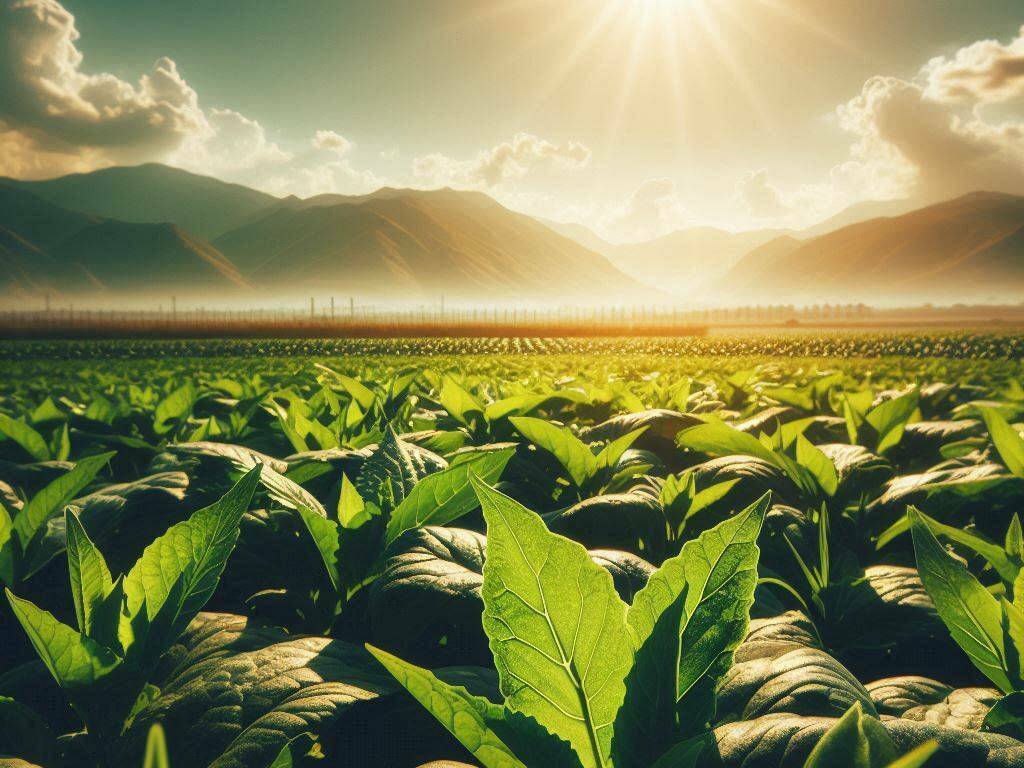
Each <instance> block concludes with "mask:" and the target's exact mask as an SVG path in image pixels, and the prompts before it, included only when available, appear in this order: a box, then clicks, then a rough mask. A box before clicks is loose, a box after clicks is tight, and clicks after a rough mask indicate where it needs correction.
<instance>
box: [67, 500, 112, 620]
mask: <svg viewBox="0 0 1024 768" xmlns="http://www.w3.org/2000/svg"><path fill="white" fill-rule="evenodd" d="M64 525H65V529H66V531H67V542H68V543H67V548H68V573H69V574H70V577H71V598H72V600H73V601H74V603H75V618H76V619H77V620H78V630H79V632H83V633H85V634H86V635H89V636H90V637H92V636H93V634H92V614H93V611H95V610H96V608H97V606H99V605H100V604H101V603H102V602H103V599H104V598H105V597H106V596H107V595H108V594H110V590H111V589H112V588H113V586H114V583H113V580H112V579H111V578H110V571H109V570H108V569H107V563H106V561H105V560H104V559H103V555H102V554H100V551H99V550H98V549H97V548H96V545H95V544H93V543H92V540H91V539H90V538H89V534H87V533H86V532H85V528H84V527H82V522H81V521H80V520H79V519H78V515H77V514H75V513H74V511H72V510H70V509H69V510H68V511H66V512H65V513H64Z"/></svg>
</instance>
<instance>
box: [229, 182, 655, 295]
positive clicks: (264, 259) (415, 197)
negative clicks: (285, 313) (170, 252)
mask: <svg viewBox="0 0 1024 768" xmlns="http://www.w3.org/2000/svg"><path fill="white" fill-rule="evenodd" d="M342 199H343V200H351V199H350V198H342ZM355 200H356V202H341V203H337V204H333V205H332V204H330V203H331V202H334V201H333V200H331V199H314V202H310V203H308V204H305V205H301V206H296V205H295V204H285V205H280V206H277V207H276V208H275V209H272V210H271V212H270V213H268V214H267V215H266V216H264V217H263V218H261V219H259V220H258V221H255V222H252V223H250V224H247V225H245V226H243V227H240V228H239V229H237V230H235V231H233V232H229V233H227V234H226V235H224V236H222V237H220V238H217V239H216V240H215V241H214V245H215V246H216V247H217V248H218V249H219V250H221V251H222V252H223V253H224V254H226V255H227V257H228V258H229V259H230V260H231V261H232V262H233V263H234V264H236V265H237V266H238V267H239V269H241V270H242V271H243V272H245V273H246V274H247V275H248V276H249V278H250V280H251V281H252V282H253V283H254V284H257V285H273V286H276V287H277V288H278V289H283V288H288V289H293V290H296V291H311V290H314V289H315V290H317V291H332V292H342V293H354V294H366V293H370V294H374V295H379V296H384V297H396V298H401V297H405V298H409V297H410V296H419V297H437V296H440V295H442V294H443V295H445V296H451V297H456V298H464V299H467V300H476V301H480V300H493V299H496V298H503V299H518V300H521V301H530V300H533V299H539V298H545V299H554V298H564V299H567V300H568V299H570V298H572V297H577V298H584V297H591V298H593V297H597V296H602V297H604V298H606V299H610V298H615V297H620V298H625V297H627V296H629V297H633V298H637V297H639V296H640V295H642V294H644V293H645V291H644V290H643V289H642V288H641V287H640V286H639V285H638V284H636V283H635V282H634V281H632V280H630V279H629V278H628V277H626V276H625V275H623V274H622V273H621V272H619V271H618V270H616V269H615V268H614V267H613V266H612V265H611V264H610V263H609V262H608V261H607V260H606V259H605V258H604V257H603V256H601V255H599V254H596V253H594V252H592V251H589V250H587V249H585V248H583V247H582V246H580V245H579V244H577V243H575V242H573V241H571V240H569V239H567V238H565V237H562V236H560V235H558V234H557V233H555V232H553V231H552V230H550V229H549V228H547V227H545V226H544V225H543V224H540V223H539V222H537V221H535V220H534V219H532V218H530V217H529V216H525V215H522V214H519V213H515V212H513V211H510V210H508V209H507V208H505V207H504V206H502V205H500V204H499V203H497V202H495V201H494V200H493V199H491V198H490V197H488V196H487V195H484V194H482V193H478V192H457V191H454V190H450V189H442V190H433V191H420V190H390V189H389V190H382V191H381V192H380V193H374V194H372V195H369V196H365V197H362V198H356V199H355ZM646 293H648V295H649V294H650V292H649V291H648V292H646Z"/></svg>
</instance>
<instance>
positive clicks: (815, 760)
mask: <svg viewBox="0 0 1024 768" xmlns="http://www.w3.org/2000/svg"><path fill="white" fill-rule="evenodd" d="M896 757H897V754H896V745H895V744H894V743H893V741H892V739H891V738H890V737H889V734H888V732H887V731H886V730H885V728H884V726H883V725H882V723H881V722H879V721H878V720H877V719H876V718H874V717H866V716H865V715H864V712H863V710H862V709H861V706H860V702H857V703H856V704H854V705H853V706H852V707H850V709H849V710H847V712H846V714H845V715H843V716H842V717H841V718H839V721H838V722H837V723H836V724H835V725H833V726H832V727H831V728H829V729H828V731H826V732H825V735H824V736H822V737H821V740H820V741H819V742H818V743H817V745H816V746H815V747H814V749H813V750H812V751H811V754H810V755H809V756H808V758H807V762H806V763H804V768H886V766H888V765H889V763H891V762H892V761H893V760H895V759H896Z"/></svg>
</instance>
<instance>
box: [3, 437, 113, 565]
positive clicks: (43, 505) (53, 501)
mask: <svg viewBox="0 0 1024 768" xmlns="http://www.w3.org/2000/svg"><path fill="white" fill-rule="evenodd" d="M112 456H114V454H113V453H101V454H99V455H97V456H89V457H88V458H85V459H82V460H81V461H79V462H78V463H77V464H75V467H74V469H72V470H71V471H70V472H67V473H66V474H63V475H61V476H60V477H58V478H57V479H56V480H54V481H53V482H51V483H50V484H49V485H47V486H46V487H45V488H43V489H42V490H41V491H39V493H37V494H36V495H35V496H33V497H32V499H31V500H30V501H29V502H28V504H26V505H25V508H24V509H23V510H22V511H21V512H20V513H19V514H18V516H17V517H16V518H14V530H15V531H16V532H17V534H18V540H19V541H20V542H21V544H22V547H23V548H27V547H28V545H29V543H30V542H31V541H32V539H33V538H34V537H35V535H36V532H37V531H39V529H40V528H41V527H42V526H43V524H45V523H46V521H47V520H49V519H50V518H51V517H53V516H54V515H56V514H59V513H60V512H61V510H62V508H63V507H64V505H65V504H67V503H68V502H69V501H71V500H72V499H73V498H75V496H77V495H78V493H79V492H80V491H81V490H82V489H84V488H85V487H86V486H87V485H89V483H91V482H92V479H93V478H94V477H96V474H97V473H98V472H99V471H100V469H102V468H103V467H104V466H106V464H107V462H108V461H110V459H111V457H112Z"/></svg>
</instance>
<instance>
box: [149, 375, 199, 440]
mask: <svg viewBox="0 0 1024 768" xmlns="http://www.w3.org/2000/svg"><path fill="white" fill-rule="evenodd" d="M195 402H196V390H195V387H193V386H192V384H191V383H189V384H186V385H185V386H183V387H180V388H178V389H176V390H174V391H173V392H172V393H171V394H169V395H168V396H167V397H165V398H164V399H163V400H161V401H160V404H159V405H157V407H156V410H155V411H154V412H153V431H154V432H156V433H157V434H158V435H163V434H166V433H167V432H170V431H171V429H172V428H173V427H172V425H170V424H169V423H168V422H171V421H175V420H177V419H182V418H184V417H186V416H188V415H189V414H190V413H191V412H192V406H194V405H195Z"/></svg>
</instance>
